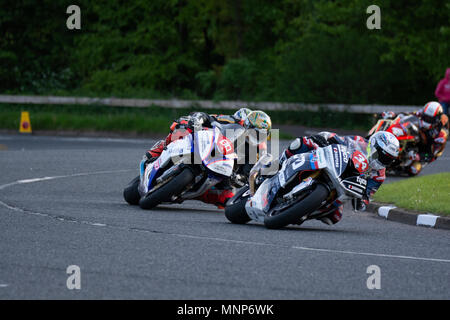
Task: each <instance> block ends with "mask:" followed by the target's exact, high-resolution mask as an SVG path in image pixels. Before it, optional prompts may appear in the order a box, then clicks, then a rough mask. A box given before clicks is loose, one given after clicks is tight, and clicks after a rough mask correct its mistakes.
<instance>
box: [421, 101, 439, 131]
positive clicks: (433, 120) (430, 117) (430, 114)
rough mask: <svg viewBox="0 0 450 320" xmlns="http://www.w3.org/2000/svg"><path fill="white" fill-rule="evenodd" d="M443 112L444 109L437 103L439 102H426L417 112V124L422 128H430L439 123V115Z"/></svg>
mask: <svg viewBox="0 0 450 320" xmlns="http://www.w3.org/2000/svg"><path fill="white" fill-rule="evenodd" d="M443 112H444V109H443V108H442V106H441V105H440V104H439V102H436V101H432V102H428V103H427V104H426V105H425V106H424V107H423V109H422V110H421V111H420V114H419V118H420V120H419V125H420V127H421V128H424V129H427V130H428V129H431V128H432V127H435V126H436V125H438V124H439V121H440V120H441V115H442V113H443Z"/></svg>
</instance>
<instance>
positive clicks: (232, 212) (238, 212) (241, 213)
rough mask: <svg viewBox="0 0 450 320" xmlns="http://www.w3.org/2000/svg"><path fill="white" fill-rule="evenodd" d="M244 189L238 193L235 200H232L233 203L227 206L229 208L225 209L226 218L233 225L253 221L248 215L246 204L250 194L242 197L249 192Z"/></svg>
mask: <svg viewBox="0 0 450 320" xmlns="http://www.w3.org/2000/svg"><path fill="white" fill-rule="evenodd" d="M243 189H245V190H243V191H238V193H237V194H236V196H235V198H232V199H231V200H230V202H231V203H230V204H227V206H226V207H225V217H226V218H227V219H228V221H230V222H231V223H236V224H245V223H247V222H249V221H250V220H251V219H250V217H249V216H248V214H247V211H246V210H245V204H246V203H247V200H248V198H249V197H250V194H248V195H246V196H242V195H243V194H244V193H245V192H247V191H248V188H245V187H244V188H243ZM247 193H248V192H247Z"/></svg>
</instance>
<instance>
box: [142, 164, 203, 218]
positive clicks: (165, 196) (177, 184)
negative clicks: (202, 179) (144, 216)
mask: <svg viewBox="0 0 450 320" xmlns="http://www.w3.org/2000/svg"><path fill="white" fill-rule="evenodd" d="M192 180H194V174H193V173H192V171H191V170H190V169H189V168H185V169H183V171H181V172H180V173H179V174H178V175H176V176H175V177H174V178H172V179H171V180H170V181H169V182H167V183H166V184H165V185H163V186H162V187H160V188H158V189H156V190H155V191H153V192H150V193H147V194H146V195H145V196H143V197H142V198H141V199H140V200H139V206H140V207H141V208H142V209H147V210H148V209H152V208H154V207H156V206H157V205H158V204H160V203H162V202H168V201H170V199H171V198H172V196H174V195H178V194H180V193H181V192H182V191H183V190H184V188H186V185H188V184H189V183H190V182H191V181H192Z"/></svg>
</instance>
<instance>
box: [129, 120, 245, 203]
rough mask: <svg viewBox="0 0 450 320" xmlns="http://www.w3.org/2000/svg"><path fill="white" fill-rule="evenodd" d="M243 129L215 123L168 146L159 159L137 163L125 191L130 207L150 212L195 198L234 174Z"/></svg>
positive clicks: (234, 125) (233, 125)
mask: <svg viewBox="0 0 450 320" xmlns="http://www.w3.org/2000/svg"><path fill="white" fill-rule="evenodd" d="M245 131H246V130H245V129H244V128H243V127H242V126H239V125H236V124H227V125H223V124H219V123H214V124H213V127H212V128H203V130H199V131H194V133H192V134H188V135H186V136H185V137H183V138H182V139H179V140H176V141H173V142H172V143H170V144H169V145H168V146H167V147H166V148H165V149H164V151H163V152H162V153H161V155H160V157H159V158H158V159H157V160H155V161H153V162H151V163H146V159H143V160H142V161H141V163H140V174H139V176H137V177H136V178H135V179H133V180H132V181H131V182H130V183H129V185H128V186H127V187H126V188H125V189H124V192H123V195H124V198H125V200H126V201H127V202H128V203H129V204H133V205H137V204H139V206H140V207H141V208H143V209H151V208H154V207H156V206H157V205H159V204H162V203H181V202H183V201H184V200H188V199H194V198H196V197H198V196H200V195H202V194H203V193H205V192H206V191H207V190H208V189H210V188H211V187H213V186H215V185H217V184H218V183H220V182H222V181H224V180H226V179H233V178H234V177H235V175H236V167H237V161H236V160H237V158H238V155H237V152H236V151H235V145H236V143H235V142H237V141H238V140H237V139H238V138H239V136H241V135H242V134H243V133H244V132H245Z"/></svg>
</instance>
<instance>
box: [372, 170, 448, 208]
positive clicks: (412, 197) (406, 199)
mask: <svg viewBox="0 0 450 320" xmlns="http://www.w3.org/2000/svg"><path fill="white" fill-rule="evenodd" d="M374 199H375V201H379V202H384V203H392V204H394V205H396V206H397V207H400V208H405V209H411V210H416V211H423V212H431V213H440V214H445V215H450V172H445V173H439V174H433V175H428V176H421V177H415V178H410V179H406V180H402V181H399V182H394V183H389V184H384V185H382V186H381V188H380V190H378V192H377V193H376V194H375V197H374Z"/></svg>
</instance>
